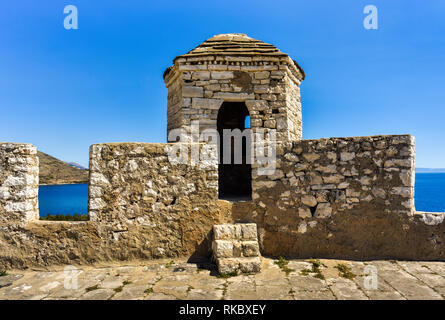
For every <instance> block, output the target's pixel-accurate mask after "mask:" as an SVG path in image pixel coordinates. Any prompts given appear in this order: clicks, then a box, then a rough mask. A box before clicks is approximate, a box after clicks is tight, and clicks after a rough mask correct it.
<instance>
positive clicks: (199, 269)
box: [0, 258, 445, 300]
mask: <svg viewBox="0 0 445 320" xmlns="http://www.w3.org/2000/svg"><path fill="white" fill-rule="evenodd" d="M275 261H276V260H272V259H267V258H262V264H263V266H262V267H263V271H262V272H261V273H260V274H256V275H240V276H233V277H227V278H220V277H216V275H215V274H216V272H215V270H214V269H213V268H212V265H210V264H208V265H196V264H190V263H186V262H185V260H179V259H176V260H174V261H172V260H157V261H151V262H148V263H144V264H143V265H142V264H133V265H125V266H124V265H115V266H106V267H99V266H96V267H79V269H78V271H77V272H78V279H77V286H78V288H77V289H65V284H66V285H68V286H69V285H70V284H72V282H69V281H65V279H66V277H65V275H66V271H64V269H63V268H58V269H51V270H45V271H38V270H32V271H31V270H30V271H20V270H11V271H8V272H7V275H6V276H1V277H0V299H89V300H90V299H91V300H94V299H96V300H97V299H99V300H101V299H113V300H114V299H146V300H157V299H194V300H195V299H198V300H199V299H217V300H219V299H226V300H229V299H274V300H275V299H444V298H445V262H406V261H369V262H355V261H340V260H323V259H322V260H320V262H321V263H322V266H321V267H320V272H319V273H308V272H305V271H303V270H309V269H310V270H311V271H313V270H314V269H313V267H314V264H313V263H312V262H313V261H312V262H310V261H309V260H290V261H289V263H288V264H287V265H281V268H280V267H279V266H278V265H277V264H275ZM339 265H345V266H347V267H348V268H344V269H342V270H343V271H344V272H346V273H348V272H350V274H352V275H351V277H349V278H353V279H349V278H347V277H342V276H340V275H339V270H338V268H336V267H337V266H339ZM367 265H371V266H375V267H376V269H374V270H377V272H378V278H377V279H378V287H377V290H366V289H365V283H364V282H365V278H364V277H365V274H364V272H365V271H364V270H365V267H366V266H367ZM286 269H287V272H285V271H283V270H286ZM368 269H369V268H368ZM315 270H316V268H315ZM68 272H69V271H68ZM320 274H321V275H322V276H320ZM354 275H355V277H354ZM321 278H324V279H321ZM368 279H369V278H368ZM65 282H66V283H65ZM368 288H369V287H368Z"/></svg>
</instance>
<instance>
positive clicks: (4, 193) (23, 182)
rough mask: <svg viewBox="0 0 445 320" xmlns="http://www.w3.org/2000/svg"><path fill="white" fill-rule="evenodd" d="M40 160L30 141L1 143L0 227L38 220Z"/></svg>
mask: <svg viewBox="0 0 445 320" xmlns="http://www.w3.org/2000/svg"><path fill="white" fill-rule="evenodd" d="M38 188H39V159H38V157H37V149H36V147H35V146H33V145H31V144H24V143H0V226H1V227H9V226H23V225H26V224H27V223H28V222H30V221H33V220H38V219H39V209H38V190H39V189H38Z"/></svg>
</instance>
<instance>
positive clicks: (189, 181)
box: [88, 143, 219, 256]
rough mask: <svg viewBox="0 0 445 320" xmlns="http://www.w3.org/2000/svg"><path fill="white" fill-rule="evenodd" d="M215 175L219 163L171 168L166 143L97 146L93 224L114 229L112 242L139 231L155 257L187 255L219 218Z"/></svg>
mask: <svg viewBox="0 0 445 320" xmlns="http://www.w3.org/2000/svg"><path fill="white" fill-rule="evenodd" d="M171 147H172V146H171ZM217 170H218V166H217V162H216V160H215V161H208V162H207V163H205V164H204V165H203V166H202V167H201V166H200V165H196V166H192V165H190V162H189V163H188V164H172V163H171V162H170V161H169V158H168V154H167V152H166V145H165V144H142V143H118V144H98V145H93V146H92V147H91V152H90V185H89V203H88V206H89V214H90V217H91V220H92V221H95V222H97V223H100V224H103V225H107V226H109V227H110V229H109V235H108V238H109V239H113V240H117V239H124V238H128V237H129V238H131V235H130V233H131V232H132V230H134V231H136V230H137V229H139V231H138V232H140V233H143V234H144V235H145V236H144V240H145V243H143V242H142V243H141V246H142V247H145V246H146V247H147V250H154V251H155V252H154V255H158V256H163V255H164V253H167V252H169V253H170V254H171V253H175V254H181V253H182V254H184V253H185V252H187V251H190V250H191V249H192V247H193V246H194V245H196V246H197V245H198V242H200V241H202V240H203V235H206V234H207V233H208V232H209V231H210V230H211V226H212V225H213V224H212V223H213V222H215V221H217V220H218V218H219V215H218V212H217V204H216V201H217V199H218V172H217ZM186 248H188V249H186Z"/></svg>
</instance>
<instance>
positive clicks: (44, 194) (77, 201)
mask: <svg viewBox="0 0 445 320" xmlns="http://www.w3.org/2000/svg"><path fill="white" fill-rule="evenodd" d="M87 204H88V184H87V183H83V184H62V185H50V186H40V187H39V211H40V216H41V217H46V216H47V215H49V214H50V215H56V214H62V215H73V214H75V213H80V214H87V213H88V209H87Z"/></svg>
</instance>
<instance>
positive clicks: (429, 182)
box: [39, 173, 445, 217]
mask: <svg viewBox="0 0 445 320" xmlns="http://www.w3.org/2000/svg"><path fill="white" fill-rule="evenodd" d="M87 202H88V184H86V183H85V184H65V185H55V186H40V188H39V209H40V216H41V217H45V216H47V215H48V214H52V215H55V214H64V215H66V214H69V215H72V214H75V213H80V214H86V213H88V211H87ZM415 204H416V209H417V210H418V211H430V212H445V173H417V174H416V188H415Z"/></svg>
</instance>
